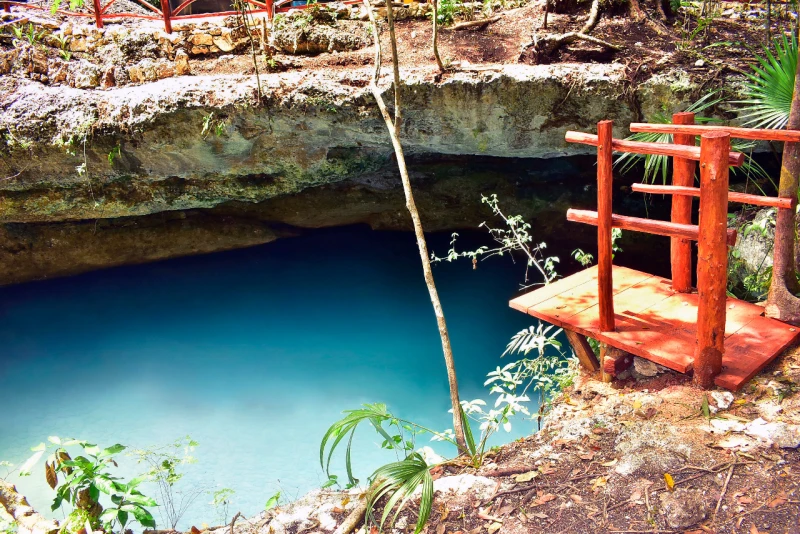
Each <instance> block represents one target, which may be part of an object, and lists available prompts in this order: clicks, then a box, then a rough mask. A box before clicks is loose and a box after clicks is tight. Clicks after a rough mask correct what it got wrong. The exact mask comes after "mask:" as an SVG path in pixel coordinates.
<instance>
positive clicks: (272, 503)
mask: <svg viewBox="0 0 800 534" xmlns="http://www.w3.org/2000/svg"><path fill="white" fill-rule="evenodd" d="M280 500H281V492H280V491H277V492H275V493H274V494H272V496H271V497H270V498H269V499H267V503H266V504H265V505H264V510H265V511H269V510H272V509H273V508H275V507H276V506H278V503H279V502H280Z"/></svg>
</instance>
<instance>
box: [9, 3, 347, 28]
mask: <svg viewBox="0 0 800 534" xmlns="http://www.w3.org/2000/svg"><path fill="white" fill-rule="evenodd" d="M160 1H161V9H159V8H157V7H155V6H153V5H152V4H149V3H147V2H145V1H144V0H136V2H138V3H139V4H140V5H142V6H144V7H145V8H146V9H148V10H150V11H152V12H153V14H152V15H145V14H142V13H108V8H109V7H111V5H112V4H114V2H116V0H109V1H108V2H107V3H106V4H105V5H103V4H102V3H101V0H92V5H89V6H87V7H88V11H89V12H88V13H76V12H73V11H67V10H64V9H58V10H56V13H59V14H61V15H68V16H73V17H89V18H94V20H95V26H97V27H98V28H102V27H103V21H104V20H111V19H144V20H163V21H164V30H165V31H166V32H167V33H172V21H174V20H186V19H201V18H211V17H227V16H230V15H236V14H237V13H238V12H237V11H234V10H231V11H220V12H215V13H198V14H188V15H181V14H180V13H181V12H182V11H183V10H185V9H186V8H187V7H189V6H190V5H191V4H193V3H195V2H196V1H197V0H185V1H184V2H182V3H181V4H179V5H178V7H176V8H175V9H172V8H171V7H170V5H169V0H160ZM245 2H247V3H248V4H251V5H253V6H255V9H252V10H251V11H250V12H251V13H266V15H267V18H268V19H269V20H272V18H273V17H274V16H275V14H277V13H286V12H288V11H289V10H291V9H308V8H309V7H311V6H314V5H318V4H305V5H301V6H294V7H292V6H282V7H279V8H276V7H275V5H274V1H273V0H264V1H263V2H259V1H257V0H245ZM343 3H344V4H347V5H353V4H360V3H361V0H345V1H344V2H343ZM0 4H2V5H3V9H4V10H5V11H6V12H10V11H11V7H12V6H19V7H23V8H26V9H38V10H41V11H49V9H50V8H48V7H42V6H34V5H30V4H27V3H25V2H19V1H17V0H2V1H0Z"/></svg>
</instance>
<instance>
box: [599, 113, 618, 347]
mask: <svg viewBox="0 0 800 534" xmlns="http://www.w3.org/2000/svg"><path fill="white" fill-rule="evenodd" d="M613 126H614V122H613V121H600V122H598V123H597V141H598V144H597V283H598V289H597V295H598V301H599V303H598V305H599V310H600V331H601V332H613V331H614V300H613V299H614V289H613V285H612V274H611V269H612V267H611V265H612V258H611V255H612V250H611V228H612V227H611V214H612V211H611V210H612V207H611V194H612V187H613V176H612V166H613V162H612V160H611V154H612V148H611V143H612V140H613V132H612V129H613Z"/></svg>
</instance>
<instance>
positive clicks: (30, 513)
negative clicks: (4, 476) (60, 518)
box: [0, 480, 58, 534]
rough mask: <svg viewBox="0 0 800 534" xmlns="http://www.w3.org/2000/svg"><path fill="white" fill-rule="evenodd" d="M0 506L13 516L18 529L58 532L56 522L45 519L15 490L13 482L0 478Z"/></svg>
mask: <svg viewBox="0 0 800 534" xmlns="http://www.w3.org/2000/svg"><path fill="white" fill-rule="evenodd" d="M0 506H2V507H3V508H5V510H6V512H8V515H10V516H11V517H13V518H14V521H16V523H17V525H18V526H19V531H20V532H21V533H22V532H35V533H36V534H54V533H55V532H58V523H57V522H55V521H51V520H50V519H45V518H44V517H43V516H41V515H39V513H37V512H36V510H34V509H33V508H31V505H30V504H28V501H27V499H25V496H24V495H21V494H20V493H18V492H17V488H16V487H14V485H13V484H9V483H8V482H6V481H5V480H0Z"/></svg>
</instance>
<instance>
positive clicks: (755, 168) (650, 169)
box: [614, 91, 777, 187]
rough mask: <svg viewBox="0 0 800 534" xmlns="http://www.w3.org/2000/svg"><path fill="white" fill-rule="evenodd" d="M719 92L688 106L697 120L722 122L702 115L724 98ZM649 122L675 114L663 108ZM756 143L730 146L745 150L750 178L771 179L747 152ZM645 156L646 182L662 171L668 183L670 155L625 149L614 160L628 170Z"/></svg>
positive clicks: (665, 139)
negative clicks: (629, 151)
mask: <svg viewBox="0 0 800 534" xmlns="http://www.w3.org/2000/svg"><path fill="white" fill-rule="evenodd" d="M717 94H718V92H717V91H712V92H710V93H708V94H706V95H705V96H703V97H701V98H700V99H699V100H697V101H696V102H694V103H693V104H691V105H690V106H688V107H687V108H686V111H691V112H693V113H696V114H697V115H695V122H696V123H698V124H708V123H714V122H720V121H719V120H718V119H715V118H713V117H704V116H702V115H701V114H702V113H703V112H704V111H706V110H708V109H710V108H712V107H714V106H715V105H717V104H719V103H720V102H722V100H723V99H722V98H721V97H716V95H717ZM647 122H649V123H651V124H672V117H671V115H670V114H669V113H667V111H666V110H664V111H662V112H658V113H655V114H653V116H651V117H648V121H647ZM626 139H629V140H631V141H642V142H645V143H672V134H659V133H649V132H639V133H635V134H632V135H630V136H628V137H627V138H626ZM698 144H699V138H698ZM754 147H755V143H754V142H751V141H734V142H732V143H731V150H734V151H737V152H743V153H745V162H744V164H743V165H742V167H741V169H742V171H743V172H744V173H745V174H746V176H747V177H748V179H750V178H753V179H763V180H770V181H771V180H772V178H771V177H770V176H769V174H768V173H767V172H766V171H765V170H764V168H763V167H762V166H761V165H760V164H759V163H758V162H756V161H755V160H754V159H753V158H752V156H751V155H750V154H749V153H748V152H752V150H753V148H754ZM642 159H644V176H643V177H642V181H643V182H649V183H655V181H656V179H657V177H658V176H659V175H660V176H661V183H663V184H667V183H668V180H669V166H670V162H669V160H670V158H669V157H667V156H661V155H652V154H647V155H643V154H632V153H624V154H620V155H619V156H618V157H617V158H616V159H615V160H614V166H619V167H620V172H622V173H627V172H629V171H631V170H632V169H633V168H634V166H635V165H636V164H637V163H639V162H640V161H642ZM731 171H732V172H734V173H736V172H740V171H739V169H738V168H737V167H731ZM772 183H773V185H776V184H775V182H774V181H773V182H772ZM776 187H777V186H776Z"/></svg>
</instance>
